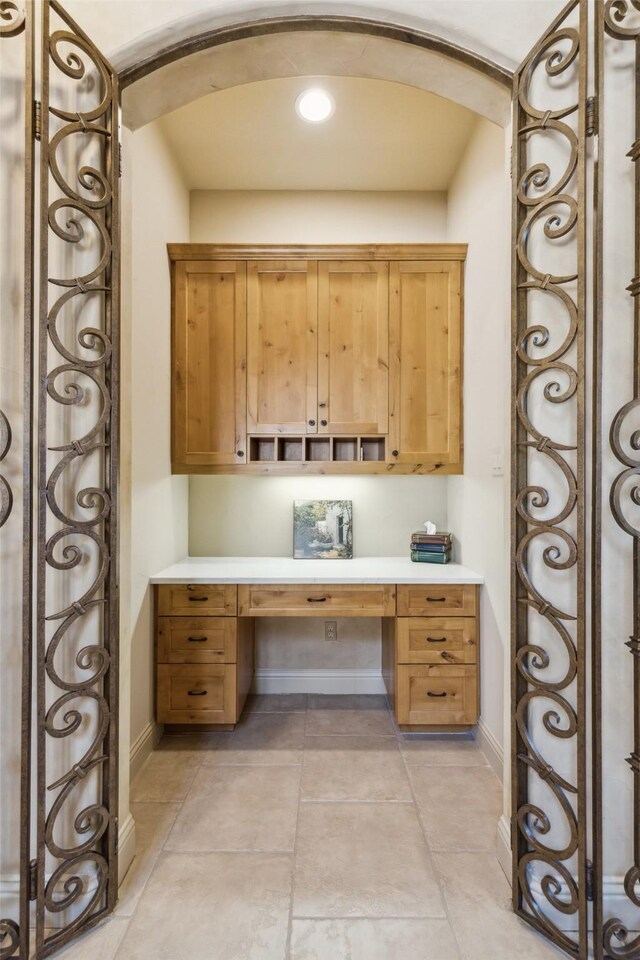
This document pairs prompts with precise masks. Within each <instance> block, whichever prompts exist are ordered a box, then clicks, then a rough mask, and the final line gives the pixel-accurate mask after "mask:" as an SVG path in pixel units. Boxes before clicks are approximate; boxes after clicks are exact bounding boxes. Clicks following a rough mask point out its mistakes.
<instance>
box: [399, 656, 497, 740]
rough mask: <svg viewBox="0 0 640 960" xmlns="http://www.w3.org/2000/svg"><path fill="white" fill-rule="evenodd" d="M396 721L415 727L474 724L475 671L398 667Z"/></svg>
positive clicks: (476, 710) (475, 708)
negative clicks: (419, 725) (423, 725)
mask: <svg viewBox="0 0 640 960" xmlns="http://www.w3.org/2000/svg"><path fill="white" fill-rule="evenodd" d="M397 720H398V723H399V724H414V725H415V724H427V725H456V726H457V725H460V724H463V725H470V724H474V723H477V720H478V677H477V672H476V667H475V666H442V667H441V666H413V665H412V666H409V665H406V664H402V665H401V666H399V667H398V703H397Z"/></svg>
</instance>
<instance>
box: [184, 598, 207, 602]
mask: <svg viewBox="0 0 640 960" xmlns="http://www.w3.org/2000/svg"><path fill="white" fill-rule="evenodd" d="M208 599H209V597H189V603H205V602H206V601H207V600H208Z"/></svg>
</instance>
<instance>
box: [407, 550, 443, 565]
mask: <svg viewBox="0 0 640 960" xmlns="http://www.w3.org/2000/svg"><path fill="white" fill-rule="evenodd" d="M411 559H412V560H413V561H414V562H415V563H449V560H450V559H451V555H450V553H448V552H447V553H428V552H427V551H426V550H412V551H411Z"/></svg>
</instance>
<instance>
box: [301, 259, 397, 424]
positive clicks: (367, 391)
mask: <svg viewBox="0 0 640 960" xmlns="http://www.w3.org/2000/svg"><path fill="white" fill-rule="evenodd" d="M388 290H389V264H388V263H378V262H374V261H361V262H355V263H354V262H352V261H348V260H342V261H335V262H326V263H322V262H321V263H319V264H318V416H319V421H318V422H319V428H318V432H319V433H336V434H340V433H342V434H345V433H356V434H358V433H373V434H376V433H380V434H385V433H386V432H387V430H388V421H389V294H388Z"/></svg>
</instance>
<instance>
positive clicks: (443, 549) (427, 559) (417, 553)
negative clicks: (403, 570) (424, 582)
mask: <svg viewBox="0 0 640 960" xmlns="http://www.w3.org/2000/svg"><path fill="white" fill-rule="evenodd" d="M411 559H412V560H414V561H416V562H417V563H449V561H450V560H451V534H450V533H441V532H438V533H425V532H424V530H416V532H415V533H413V534H412V535H411Z"/></svg>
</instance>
